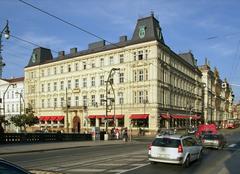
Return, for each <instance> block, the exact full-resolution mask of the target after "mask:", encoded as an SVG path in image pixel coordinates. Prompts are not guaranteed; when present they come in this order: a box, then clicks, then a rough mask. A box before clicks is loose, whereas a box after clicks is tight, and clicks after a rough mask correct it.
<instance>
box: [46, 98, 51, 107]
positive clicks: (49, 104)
mask: <svg viewBox="0 0 240 174" xmlns="http://www.w3.org/2000/svg"><path fill="white" fill-rule="evenodd" d="M50 106H51V103H50V98H48V99H47V107H48V108H50Z"/></svg>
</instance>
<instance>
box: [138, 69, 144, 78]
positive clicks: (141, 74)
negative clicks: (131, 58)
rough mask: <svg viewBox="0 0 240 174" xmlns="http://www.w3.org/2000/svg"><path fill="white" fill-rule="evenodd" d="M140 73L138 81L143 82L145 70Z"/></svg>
mask: <svg viewBox="0 0 240 174" xmlns="http://www.w3.org/2000/svg"><path fill="white" fill-rule="evenodd" d="M138 73H139V74H138V81H143V70H139V71H138Z"/></svg>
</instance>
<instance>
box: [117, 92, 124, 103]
mask: <svg viewBox="0 0 240 174" xmlns="http://www.w3.org/2000/svg"><path fill="white" fill-rule="evenodd" d="M118 96H119V104H120V105H122V104H123V92H119V93H118Z"/></svg>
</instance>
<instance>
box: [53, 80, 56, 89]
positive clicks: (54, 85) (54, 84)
mask: <svg viewBox="0 0 240 174" xmlns="http://www.w3.org/2000/svg"><path fill="white" fill-rule="evenodd" d="M53 90H54V91H57V82H54V83H53Z"/></svg>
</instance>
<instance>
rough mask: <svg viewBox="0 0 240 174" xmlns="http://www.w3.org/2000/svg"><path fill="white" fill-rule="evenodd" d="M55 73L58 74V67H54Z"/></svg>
mask: <svg viewBox="0 0 240 174" xmlns="http://www.w3.org/2000/svg"><path fill="white" fill-rule="evenodd" d="M53 71H54V75H56V74H57V67H54V70H53Z"/></svg>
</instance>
